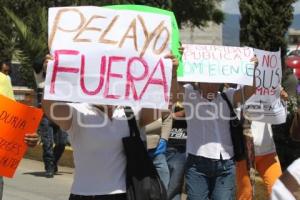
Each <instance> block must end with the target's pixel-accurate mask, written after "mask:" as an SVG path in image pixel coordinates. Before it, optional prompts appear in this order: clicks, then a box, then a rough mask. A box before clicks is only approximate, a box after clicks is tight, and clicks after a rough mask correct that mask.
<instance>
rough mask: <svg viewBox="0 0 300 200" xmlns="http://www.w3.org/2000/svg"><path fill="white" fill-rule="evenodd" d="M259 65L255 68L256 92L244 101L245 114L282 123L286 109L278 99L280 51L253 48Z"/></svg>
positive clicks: (258, 119) (269, 121) (253, 117)
mask: <svg viewBox="0 0 300 200" xmlns="http://www.w3.org/2000/svg"><path fill="white" fill-rule="evenodd" d="M254 53H255V54H256V56H257V58H258V61H259V65H258V67H257V69H256V86H257V88H256V94H255V95H253V96H252V97H250V99H249V100H248V101H247V102H246V110H248V112H247V115H248V116H249V117H250V118H251V119H252V120H255V121H261V122H266V123H271V124H280V123H284V122H285V120H286V111H285V110H286V109H285V108H284V106H283V104H282V103H281V100H280V90H281V78H282V71H281V57H280V51H278V52H269V51H263V50H259V49H254Z"/></svg>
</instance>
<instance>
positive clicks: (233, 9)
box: [223, 0, 300, 14]
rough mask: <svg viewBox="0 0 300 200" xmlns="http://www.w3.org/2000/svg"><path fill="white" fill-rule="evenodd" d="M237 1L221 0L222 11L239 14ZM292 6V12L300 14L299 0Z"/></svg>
mask: <svg viewBox="0 0 300 200" xmlns="http://www.w3.org/2000/svg"><path fill="white" fill-rule="evenodd" d="M238 2H239V0H224V2H223V9H224V12H226V13H229V14H239V6H238ZM294 6H295V13H294V14H300V0H298V1H297V3H295V4H294Z"/></svg>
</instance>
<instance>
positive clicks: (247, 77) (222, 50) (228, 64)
mask: <svg viewBox="0 0 300 200" xmlns="http://www.w3.org/2000/svg"><path fill="white" fill-rule="evenodd" d="M183 47H184V53H183V56H182V60H183V68H181V69H179V71H178V81H184V82H207V83H237V84H243V85H252V84H253V69H254V64H253V63H252V62H250V60H251V58H252V57H253V56H254V54H253V49H252V48H248V47H229V46H213V45H193V44H185V45H183Z"/></svg>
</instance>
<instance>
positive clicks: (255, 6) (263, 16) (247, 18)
mask: <svg viewBox="0 0 300 200" xmlns="http://www.w3.org/2000/svg"><path fill="white" fill-rule="evenodd" d="M295 2H296V0H240V3H239V7H240V12H241V20H240V24H241V30H240V42H241V45H245V46H251V47H255V48H259V49H264V50H269V51H278V50H279V48H281V53H282V55H285V54H286V48H287V40H286V34H287V31H288V28H289V26H290V25H291V23H292V20H293V11H294V8H293V6H292V4H293V3H295Z"/></svg>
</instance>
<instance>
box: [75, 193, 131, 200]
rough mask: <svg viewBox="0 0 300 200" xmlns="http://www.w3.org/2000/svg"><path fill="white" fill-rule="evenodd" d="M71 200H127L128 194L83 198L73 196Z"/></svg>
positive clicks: (81, 196)
mask: <svg viewBox="0 0 300 200" xmlns="http://www.w3.org/2000/svg"><path fill="white" fill-rule="evenodd" d="M69 200H126V194H109V195H93V196H83V195H76V194H71V195H70V198H69Z"/></svg>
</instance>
